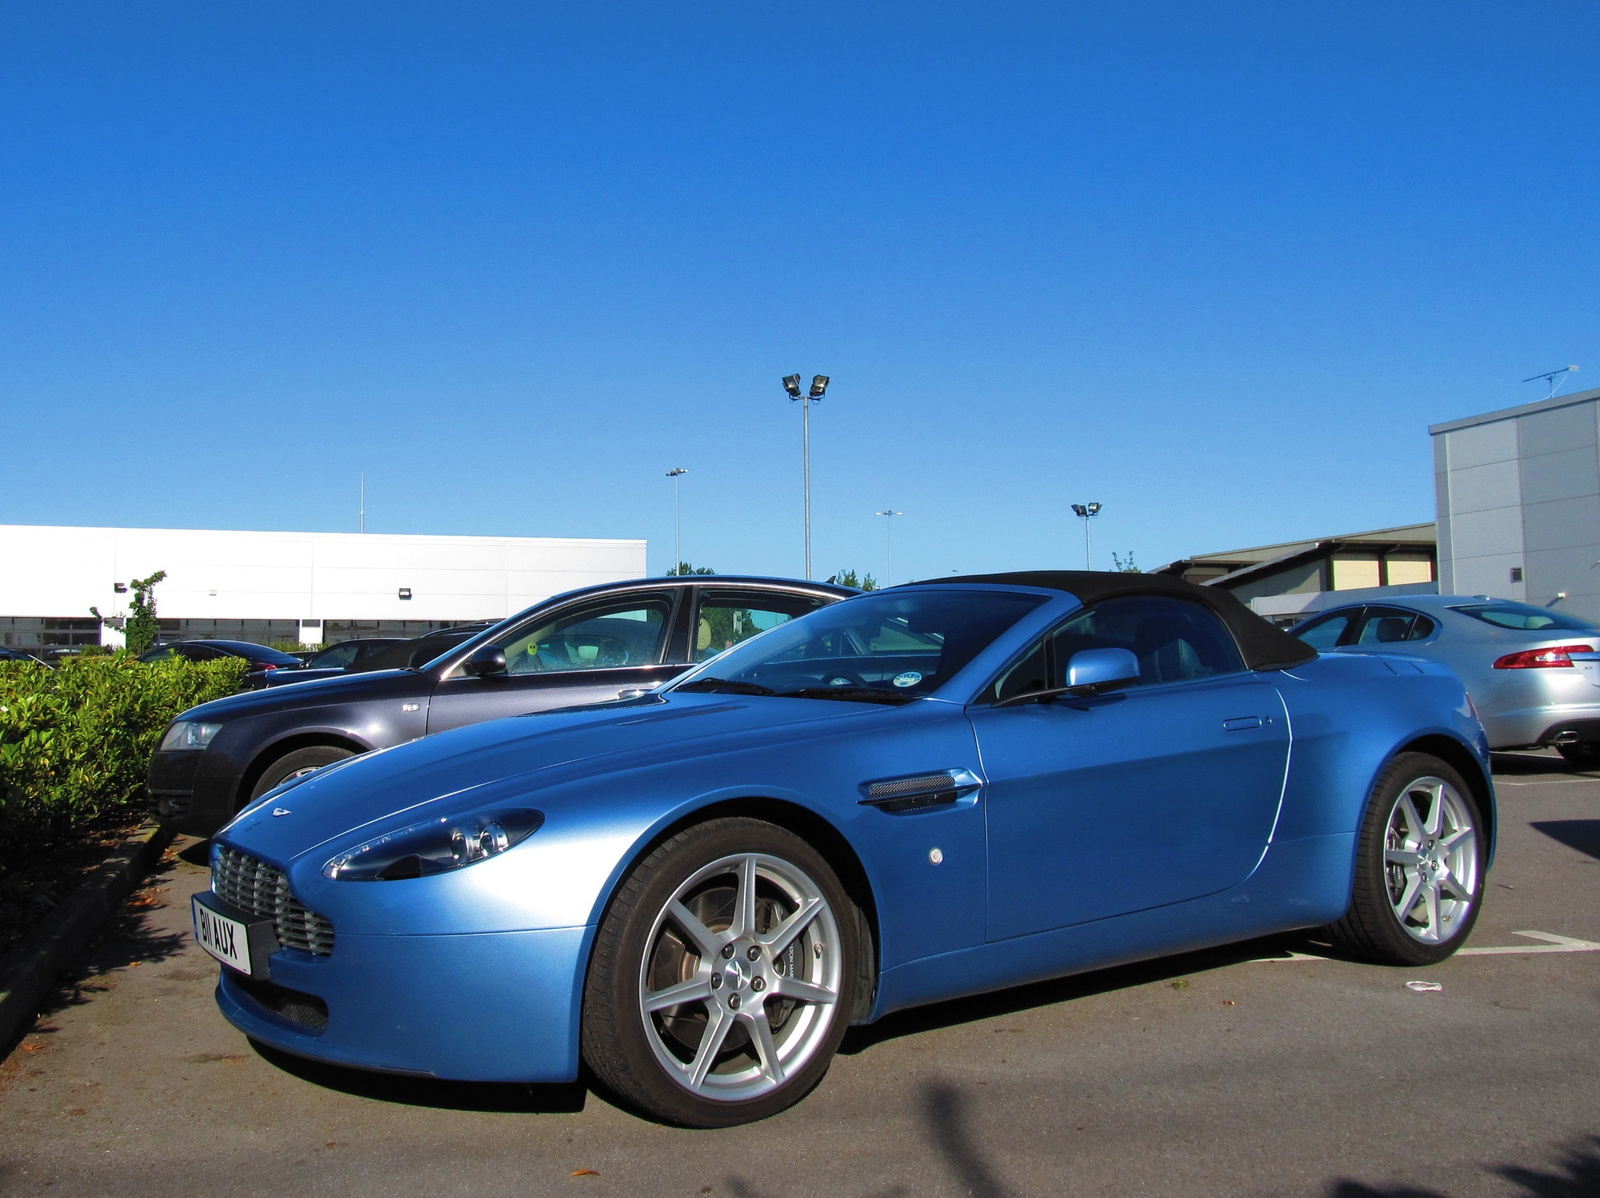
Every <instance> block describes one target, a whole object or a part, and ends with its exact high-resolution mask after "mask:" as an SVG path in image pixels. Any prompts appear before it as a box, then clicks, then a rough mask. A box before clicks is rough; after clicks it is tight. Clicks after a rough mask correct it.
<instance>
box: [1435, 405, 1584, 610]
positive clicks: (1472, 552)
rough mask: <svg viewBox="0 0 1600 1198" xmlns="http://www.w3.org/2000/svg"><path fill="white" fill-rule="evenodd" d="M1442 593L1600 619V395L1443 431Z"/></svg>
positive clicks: (1438, 432)
mask: <svg viewBox="0 0 1600 1198" xmlns="http://www.w3.org/2000/svg"><path fill="white" fill-rule="evenodd" d="M1428 431H1429V432H1430V433H1432V434H1433V460H1434V477H1435V480H1436V485H1437V501H1438V513H1439V591H1440V593H1441V594H1446V595H1448V594H1458V595H1480V594H1481V595H1494V596H1496V597H1497V598H1501V599H1518V600H1522V601H1524V602H1528V603H1537V604H1541V605H1543V604H1549V603H1552V602H1556V603H1559V604H1560V606H1561V609H1562V610H1563V611H1571V612H1573V613H1574V614H1576V615H1579V616H1583V617H1585V618H1587V619H1590V620H1600V565H1597V560H1600V390H1594V391H1582V392H1578V393H1576V394H1574V395H1563V396H1560V397H1558V398H1555V399H1545V400H1540V401H1539V402H1537V403H1528V404H1521V405H1519V406H1518V407H1514V408H1503V409H1501V410H1500V411H1497V412H1487V413H1485V414H1483V415H1482V416H1469V417H1467V418H1466V419H1464V420H1451V421H1447V422H1446V423H1444V424H1436V425H1434V426H1433V427H1432V428H1430V429H1429V430H1428Z"/></svg>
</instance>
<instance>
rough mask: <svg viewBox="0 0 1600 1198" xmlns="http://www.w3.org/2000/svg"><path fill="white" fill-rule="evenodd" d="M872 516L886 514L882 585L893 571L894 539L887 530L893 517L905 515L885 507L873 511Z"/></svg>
mask: <svg viewBox="0 0 1600 1198" xmlns="http://www.w3.org/2000/svg"><path fill="white" fill-rule="evenodd" d="M872 514H873V515H874V516H886V517H888V519H886V520H884V522H883V585H884V586H888V585H889V577H890V575H892V574H893V573H894V541H893V540H891V539H890V536H889V530H890V529H891V528H893V527H894V517H896V516H903V515H905V513H904V512H897V511H895V510H894V509H893V508H886V509H885V510H884V511H881V512H873V513H872Z"/></svg>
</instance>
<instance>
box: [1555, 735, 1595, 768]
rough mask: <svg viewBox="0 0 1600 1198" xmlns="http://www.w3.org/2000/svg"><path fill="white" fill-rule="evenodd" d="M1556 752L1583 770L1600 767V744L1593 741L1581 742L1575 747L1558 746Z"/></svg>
mask: <svg viewBox="0 0 1600 1198" xmlns="http://www.w3.org/2000/svg"><path fill="white" fill-rule="evenodd" d="M1556 752H1557V753H1560V754H1561V756H1562V757H1564V758H1566V759H1567V761H1568V762H1569V763H1570V764H1572V765H1575V766H1577V767H1578V768H1579V769H1581V770H1592V769H1594V768H1595V767H1596V766H1600V744H1596V743H1595V742H1594V741H1592V740H1585V741H1579V742H1578V743H1577V744H1575V745H1557V746H1556Z"/></svg>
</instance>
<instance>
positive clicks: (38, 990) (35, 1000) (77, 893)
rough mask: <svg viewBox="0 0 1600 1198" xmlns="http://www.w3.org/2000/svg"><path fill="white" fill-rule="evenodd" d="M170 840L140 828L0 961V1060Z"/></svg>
mask: <svg viewBox="0 0 1600 1198" xmlns="http://www.w3.org/2000/svg"><path fill="white" fill-rule="evenodd" d="M173 839H174V836H173V833H172V832H170V831H169V830H167V829H165V828H162V827H160V826H159V825H157V824H145V825H144V827H142V828H140V829H139V830H138V831H137V832H135V833H134V834H133V835H132V836H130V837H128V839H127V840H125V841H123V842H122V844H121V845H120V846H119V847H118V848H117V849H116V851H114V852H113V853H112V854H111V856H109V857H107V858H106V859H105V860H104V861H103V862H101V863H100V865H99V866H98V867H96V869H95V870H94V872H93V873H91V874H90V875H89V876H88V877H87V878H85V879H84V880H83V881H82V882H81V883H79V885H78V887H77V889H76V890H74V891H73V892H72V893H71V894H69V895H68V896H67V897H66V898H65V899H64V900H62V902H61V904H60V905H59V906H58V907H56V909H55V910H53V911H51V912H50V914H49V915H47V916H45V917H44V921H43V922H42V923H40V925H39V927H38V928H37V930H35V931H34V933H33V934H32V935H30V936H28V937H27V938H25V939H24V940H23V941H22V942H21V943H20V944H18V945H17V946H16V947H15V948H13V949H12V950H11V951H10V952H9V953H7V954H6V955H5V956H4V957H3V958H0V1059H3V1058H4V1057H5V1056H6V1055H7V1054H8V1053H9V1052H10V1050H11V1049H12V1048H13V1047H15V1045H16V1042H17V1041H18V1040H20V1039H21V1038H22V1036H23V1035H25V1034H26V1033H27V1031H28V1029H29V1028H30V1027H32V1026H33V1021H34V1019H35V1018H37V1017H38V1014H39V1006H40V1004H41V1003H42V1002H43V1001H44V999H45V996H46V995H48V994H49V993H50V990H51V988H52V987H53V986H54V984H55V980H56V976H57V975H58V974H59V973H60V972H61V971H62V970H63V969H65V968H66V967H67V966H68V965H69V964H71V963H72V959H73V958H74V957H76V956H77V955H78V953H79V951H80V950H81V949H82V948H83V946H84V945H85V944H87V943H88V942H89V938H90V937H91V936H93V935H94V934H95V932H96V931H97V930H98V929H99V927H100V925H101V923H103V922H104V921H105V918H106V916H108V915H110V914H111V912H112V911H114V910H116V908H117V904H118V903H120V902H122V900H123V898H124V897H126V895H127V893H128V892H129V891H130V890H132V889H133V887H134V885H135V884H136V883H137V882H139V881H140V880H141V879H142V878H143V877H144V876H145V874H147V873H149V872H150V870H151V868H152V867H153V866H154V865H155V864H156V862H157V861H159V860H161V854H162V853H163V852H164V851H166V848H167V846H168V845H170V844H171V843H172V841H173Z"/></svg>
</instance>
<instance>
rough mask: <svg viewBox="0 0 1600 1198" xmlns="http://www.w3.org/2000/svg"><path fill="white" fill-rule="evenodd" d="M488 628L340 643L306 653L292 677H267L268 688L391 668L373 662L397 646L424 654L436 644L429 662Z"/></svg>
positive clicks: (468, 626)
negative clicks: (437, 635)
mask: <svg viewBox="0 0 1600 1198" xmlns="http://www.w3.org/2000/svg"><path fill="white" fill-rule="evenodd" d="M487 627H489V625H488V624H486V623H483V624H471V625H464V626H462V628H461V629H460V630H459V635H456V636H454V637H453V638H452V639H448V640H429V639H428V637H429V636H433V635H435V634H426V635H424V636H420V637H409V638H403V637H392V636H384V637H371V638H368V639H366V640H354V641H340V642H339V643H338V644H336V645H329V646H328V647H327V648H326V649H321V650H319V651H317V652H316V653H312V654H308V655H307V656H306V657H305V659H304V661H305V664H304V665H303V666H302V668H300V669H299V670H296V671H295V672H294V673H293V674H284V675H283V676H282V677H270V678H268V679H267V685H268V686H286V685H290V684H298V683H301V682H309V681H311V680H312V679H313V678H337V677H339V676H340V675H342V674H353V673H358V672H360V671H362V670H370V669H393V668H395V664H396V663H392V662H391V663H389V664H387V665H385V664H379V665H376V666H374V665H373V664H372V663H373V661H374V659H375V658H377V657H378V655H379V654H380V653H381V652H383V651H384V650H387V649H392V648H393V647H394V646H396V645H410V646H412V649H413V651H414V652H415V651H417V650H421V651H422V652H427V650H428V649H430V648H432V647H433V646H434V645H438V648H437V649H435V650H434V651H433V652H431V653H428V656H427V657H426V658H425V659H424V660H430V661H431V660H432V659H433V658H435V657H437V656H439V654H440V653H442V652H444V650H445V649H447V648H449V647H450V646H452V645H457V644H460V643H461V641H463V640H465V639H466V638H467V637H468V636H470V635H472V633H475V632H482V631H483V630H484V629H485V628H487ZM457 631H458V630H457V629H451V630H450V632H452V633H456V632H457ZM424 641H427V644H422V642H424Z"/></svg>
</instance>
